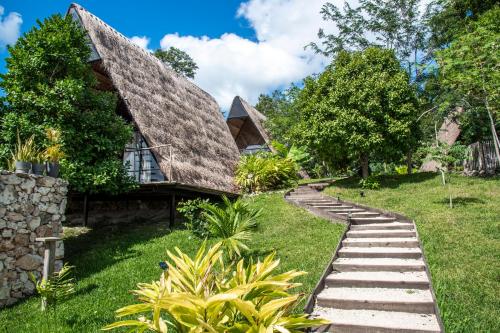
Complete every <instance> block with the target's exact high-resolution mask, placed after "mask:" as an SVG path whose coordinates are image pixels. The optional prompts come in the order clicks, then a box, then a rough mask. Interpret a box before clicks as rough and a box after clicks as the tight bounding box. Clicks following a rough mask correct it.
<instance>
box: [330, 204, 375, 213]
mask: <svg viewBox="0 0 500 333" xmlns="http://www.w3.org/2000/svg"><path fill="white" fill-rule="evenodd" d="M329 211H331V212H339V213H349V212H366V210H364V209H362V208H354V207H352V206H346V205H338V206H335V207H333V208H332V209H329Z"/></svg>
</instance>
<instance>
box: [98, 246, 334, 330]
mask: <svg viewBox="0 0 500 333" xmlns="http://www.w3.org/2000/svg"><path fill="white" fill-rule="evenodd" d="M176 252H177V255H176V254H173V253H171V252H170V251H168V252H167V254H168V257H169V259H170V260H169V262H168V267H169V268H168V270H166V271H165V272H164V273H162V275H161V278H160V280H159V281H155V282H152V283H149V284H148V283H140V284H138V290H134V291H133V293H134V294H135V295H136V296H137V297H138V299H139V300H140V301H141V303H138V304H134V305H129V306H126V307H123V308H121V309H119V310H117V311H116V314H117V317H119V318H121V317H126V316H130V315H141V316H140V317H139V320H124V321H118V322H115V323H113V324H111V325H108V326H106V327H105V328H104V329H105V330H110V329H114V328H118V327H132V329H134V328H135V329H137V330H139V331H145V330H149V331H153V332H167V331H168V329H169V328H170V329H176V330H177V331H178V332H206V331H208V332H256V333H257V332H284V331H286V332H300V331H301V330H300V329H304V328H309V327H315V326H320V325H322V324H324V323H328V322H327V321H325V320H321V319H307V316H306V315H305V314H301V315H293V314H291V311H292V309H293V307H294V305H296V304H297V302H298V300H299V295H291V294H289V293H288V290H289V289H291V288H294V287H296V286H298V284H297V283H293V282H291V281H292V280H293V279H295V278H296V277H298V276H301V275H303V274H305V273H304V272H299V271H295V270H293V271H289V272H285V273H281V274H276V273H274V271H275V270H276V268H277V267H278V265H279V260H274V254H271V255H269V256H267V257H266V258H265V259H264V260H263V261H262V262H261V261H258V262H257V263H255V264H254V263H252V262H250V264H249V265H245V262H244V261H243V260H241V261H239V262H238V264H237V265H236V267H225V265H224V264H223V261H222V260H221V259H222V256H223V251H221V250H220V244H217V245H215V246H213V247H211V248H209V249H206V244H203V245H202V246H201V247H200V249H199V250H198V252H197V254H196V256H195V257H194V258H190V257H189V256H188V255H186V254H185V253H183V252H182V251H181V250H179V248H176ZM147 312H149V313H151V316H149V318H148V317H145V316H144V315H143V314H144V313H147ZM167 315H168V319H167Z"/></svg>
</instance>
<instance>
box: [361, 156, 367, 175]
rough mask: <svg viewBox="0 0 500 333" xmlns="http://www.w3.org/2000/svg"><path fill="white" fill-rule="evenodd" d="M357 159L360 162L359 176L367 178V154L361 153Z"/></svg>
mask: <svg viewBox="0 0 500 333" xmlns="http://www.w3.org/2000/svg"><path fill="white" fill-rule="evenodd" d="M359 161H360V163H361V176H362V177H363V179H366V178H368V155H367V154H361V156H360V158H359Z"/></svg>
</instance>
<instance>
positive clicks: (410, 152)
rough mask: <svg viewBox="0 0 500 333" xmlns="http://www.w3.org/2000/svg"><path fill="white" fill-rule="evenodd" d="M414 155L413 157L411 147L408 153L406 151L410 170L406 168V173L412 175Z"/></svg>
mask: <svg viewBox="0 0 500 333" xmlns="http://www.w3.org/2000/svg"><path fill="white" fill-rule="evenodd" d="M412 157H413V154H412V151H411V149H410V150H409V151H408V153H406V167H407V169H408V170H406V173H407V174H409V175H411V174H412V171H413V170H412V169H413V167H412V164H413V163H412Z"/></svg>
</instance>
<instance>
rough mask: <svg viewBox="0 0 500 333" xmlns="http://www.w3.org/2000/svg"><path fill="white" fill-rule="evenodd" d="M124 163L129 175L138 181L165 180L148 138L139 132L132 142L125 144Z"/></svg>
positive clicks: (152, 181)
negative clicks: (145, 138)
mask: <svg viewBox="0 0 500 333" xmlns="http://www.w3.org/2000/svg"><path fill="white" fill-rule="evenodd" d="M123 164H124V165H125V166H126V167H127V168H128V174H129V176H131V177H133V178H135V180H136V181H137V182H138V183H154V182H161V181H164V180H165V176H164V175H163V173H162V172H161V170H160V167H159V165H158V162H157V161H156V158H155V156H154V155H153V153H152V152H151V150H150V149H149V147H148V145H147V143H146V140H144V138H143V137H142V135H141V134H140V133H138V132H135V133H134V138H133V140H132V142H130V143H129V144H128V145H126V146H125V153H124V154H123Z"/></svg>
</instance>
